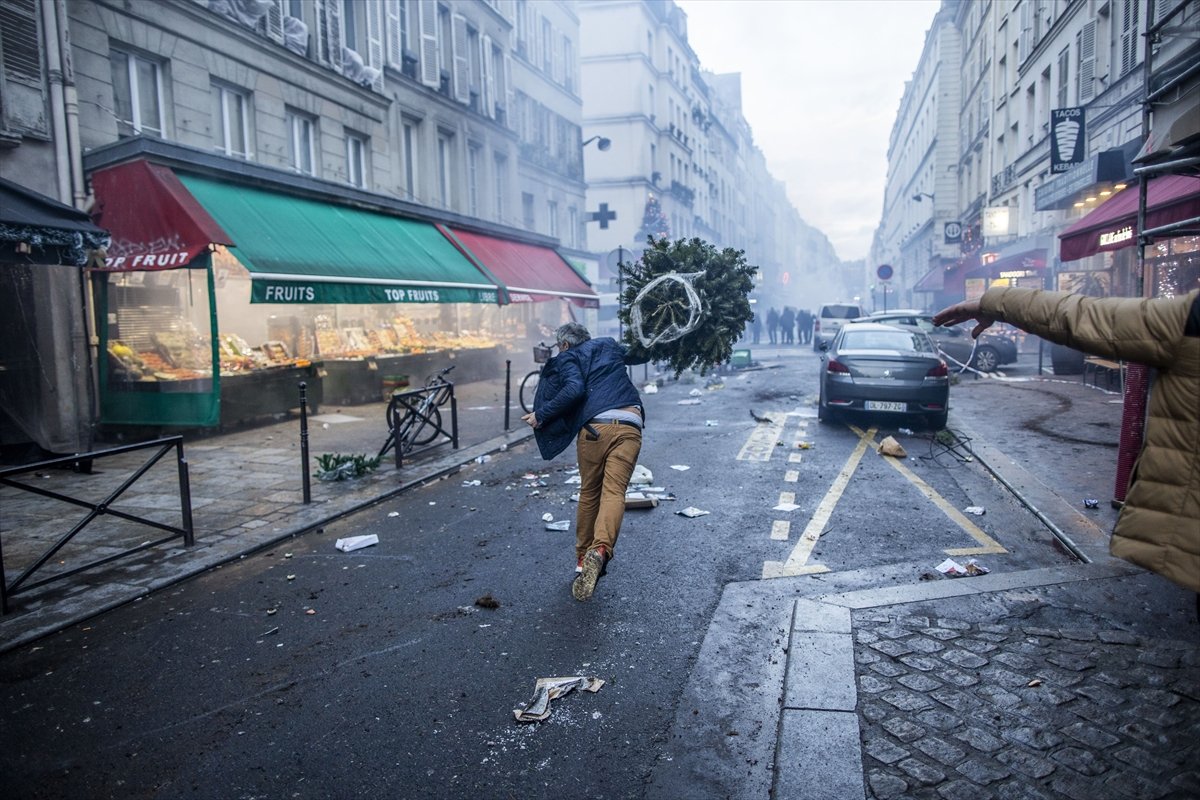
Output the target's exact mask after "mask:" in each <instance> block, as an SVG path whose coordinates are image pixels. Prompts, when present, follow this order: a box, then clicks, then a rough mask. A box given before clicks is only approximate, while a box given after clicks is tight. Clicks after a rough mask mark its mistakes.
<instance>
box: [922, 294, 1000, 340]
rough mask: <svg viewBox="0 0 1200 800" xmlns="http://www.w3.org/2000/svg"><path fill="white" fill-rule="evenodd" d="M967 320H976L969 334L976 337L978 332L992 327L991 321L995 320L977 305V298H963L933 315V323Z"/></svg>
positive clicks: (942, 323) (948, 323)
mask: <svg viewBox="0 0 1200 800" xmlns="http://www.w3.org/2000/svg"><path fill="white" fill-rule="evenodd" d="M967 320H975V321H976V323H977V324H976V325H975V327H974V328H973V329H972V330H971V335H972V336H973V337H975V338H976V339H978V338H979V334H981V333H983V332H984V331H986V330H987V329H988V328H990V327H992V323H993V322H995V321H996V318H995V317H989V316H988V315H987V314H984V313H983V309H982V308H980V306H979V300H965V301H963V302H961V303H955V304H954V305H952V306H949V307H947V308H943V309H942V310H941V311H939V312H937V313H936V314H934V315H933V324H934V325H957V324H959V323H960V322H966V321H967Z"/></svg>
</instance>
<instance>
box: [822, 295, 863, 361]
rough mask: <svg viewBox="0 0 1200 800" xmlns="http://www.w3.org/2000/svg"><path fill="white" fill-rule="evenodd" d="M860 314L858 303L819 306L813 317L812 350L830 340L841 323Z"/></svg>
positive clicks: (861, 313) (861, 311)
mask: <svg viewBox="0 0 1200 800" xmlns="http://www.w3.org/2000/svg"><path fill="white" fill-rule="evenodd" d="M862 315H863V310H862V306H860V305H859V304H858V303H826V304H825V305H823V306H821V310H820V311H818V312H817V315H816V317H814V318H813V337H812V340H813V350H820V349H821V343H822V342H824V343H825V344H828V343H830V342H832V341H833V337H834V336H837V332H838V330H839V329H840V328H841V327H842V323H844V322H847V321H849V320H852V319H857V318H858V317H861V316H862Z"/></svg>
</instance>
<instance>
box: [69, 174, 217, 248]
mask: <svg viewBox="0 0 1200 800" xmlns="http://www.w3.org/2000/svg"><path fill="white" fill-rule="evenodd" d="M92 186H93V188H94V189H95V192H96V212H95V216H96V224H98V225H100V226H101V227H104V228H107V229H108V230H109V231H111V232H112V245H111V246H110V247H109V248H108V259H107V265H106V266H105V269H107V270H111V271H116V272H129V271H132V270H163V269H179V268H181V267H186V266H188V265H189V264H191V262H192V260H193V259H194V258H196V256H198V255H201V254H202V253H206V252H208V250H209V247H210V245H213V244H224V245H231V244H233V240H232V239H230V238H229V234H227V233H225V231H224V230H223V229H222V228H221V226H220V225H218V224H217V223H216V221H214V220H213V218H212V217H210V216H209V215H208V212H207V211H205V210H204V209H203V208H202V207H201V206H200V204H199V203H198V202H196V198H194V197H192V195H191V193H190V192H188V190H187V189H186V188H184V185H183V184H182V183H180V182H179V178H177V177H176V176H175V173H174V172H172V171H171V170H170V169H169V168H167V167H163V166H160V165H158V164H151V163H150V162H148V161H141V160H139V161H131V162H129V163H127V164H119V165H117V166H115V167H109V168H107V169H102V170H97V171H96V172H94V173H92Z"/></svg>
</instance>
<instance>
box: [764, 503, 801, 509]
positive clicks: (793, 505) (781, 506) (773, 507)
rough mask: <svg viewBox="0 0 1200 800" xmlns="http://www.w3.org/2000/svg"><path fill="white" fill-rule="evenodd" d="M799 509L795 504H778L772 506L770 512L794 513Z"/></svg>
mask: <svg viewBox="0 0 1200 800" xmlns="http://www.w3.org/2000/svg"><path fill="white" fill-rule="evenodd" d="M799 507H800V506H798V505H796V504H795V503H780V504H779V505H777V506H772V507H771V510H772V511H795V510H796V509H797V508H799Z"/></svg>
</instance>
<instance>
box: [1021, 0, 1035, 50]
mask: <svg viewBox="0 0 1200 800" xmlns="http://www.w3.org/2000/svg"><path fill="white" fill-rule="evenodd" d="M1031 4H1032V0H1025V2H1024V3H1021V35H1020V37H1019V38H1018V39H1017V42H1018V44H1017V64H1024V63H1025V59H1027V58H1029V38H1030V28H1031V26H1032V25H1033V20H1032V19H1031V15H1030V13H1029V10H1030V6H1031Z"/></svg>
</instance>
